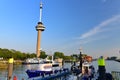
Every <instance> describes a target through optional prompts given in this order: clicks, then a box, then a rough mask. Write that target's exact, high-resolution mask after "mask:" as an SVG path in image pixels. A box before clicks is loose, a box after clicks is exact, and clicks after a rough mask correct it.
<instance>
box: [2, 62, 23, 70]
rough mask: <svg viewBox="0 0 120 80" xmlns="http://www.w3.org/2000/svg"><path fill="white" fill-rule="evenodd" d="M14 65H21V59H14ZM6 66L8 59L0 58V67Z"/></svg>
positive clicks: (5, 67) (4, 67)
mask: <svg viewBox="0 0 120 80" xmlns="http://www.w3.org/2000/svg"><path fill="white" fill-rule="evenodd" d="M13 64H14V65H21V64H22V61H21V60H14V63H13ZM7 68H8V61H7V60H0V69H7Z"/></svg>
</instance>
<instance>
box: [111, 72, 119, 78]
mask: <svg viewBox="0 0 120 80" xmlns="http://www.w3.org/2000/svg"><path fill="white" fill-rule="evenodd" d="M111 73H112V76H113V78H114V80H120V71H112V72H111Z"/></svg>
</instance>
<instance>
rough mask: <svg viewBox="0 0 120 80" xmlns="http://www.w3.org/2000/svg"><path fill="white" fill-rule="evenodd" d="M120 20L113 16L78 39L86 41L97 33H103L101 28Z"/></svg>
mask: <svg viewBox="0 0 120 80" xmlns="http://www.w3.org/2000/svg"><path fill="white" fill-rule="evenodd" d="M119 19H120V15H116V16H113V17H112V18H110V19H108V20H106V21H103V22H101V23H100V24H99V25H97V26H95V27H94V28H93V29H91V30H89V31H88V32H86V33H84V34H82V35H81V36H80V39H86V38H89V37H91V36H93V35H96V34H97V33H100V32H103V31H104V30H103V28H104V27H106V26H107V25H109V24H111V23H114V22H115V21H117V20H119Z"/></svg>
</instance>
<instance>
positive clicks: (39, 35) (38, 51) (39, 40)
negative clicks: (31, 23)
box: [36, 2, 45, 58]
mask: <svg viewBox="0 0 120 80" xmlns="http://www.w3.org/2000/svg"><path fill="white" fill-rule="evenodd" d="M42 9H43V4H42V2H40V20H39V22H38V24H37V26H36V30H37V45H36V55H37V58H39V56H40V48H41V47H40V42H41V32H42V31H44V30H45V27H44V25H43V23H42Z"/></svg>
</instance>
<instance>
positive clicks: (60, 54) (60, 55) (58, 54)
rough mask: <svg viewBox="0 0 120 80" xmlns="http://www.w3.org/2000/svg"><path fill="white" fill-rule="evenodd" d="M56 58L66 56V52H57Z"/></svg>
mask: <svg viewBox="0 0 120 80" xmlns="http://www.w3.org/2000/svg"><path fill="white" fill-rule="evenodd" d="M54 58H64V53H62V52H55V53H54Z"/></svg>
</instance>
